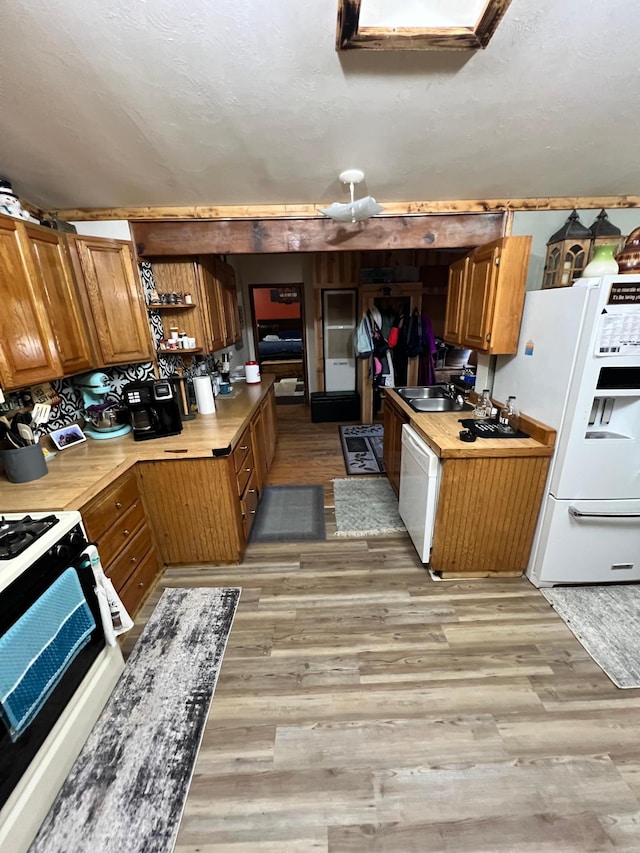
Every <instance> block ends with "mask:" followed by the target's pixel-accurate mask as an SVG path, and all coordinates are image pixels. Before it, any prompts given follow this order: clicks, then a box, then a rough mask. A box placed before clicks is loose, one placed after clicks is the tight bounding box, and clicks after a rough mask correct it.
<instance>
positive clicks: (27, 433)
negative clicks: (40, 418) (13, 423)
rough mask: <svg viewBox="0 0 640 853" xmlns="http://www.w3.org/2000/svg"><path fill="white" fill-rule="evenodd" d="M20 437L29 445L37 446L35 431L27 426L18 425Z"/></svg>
mask: <svg viewBox="0 0 640 853" xmlns="http://www.w3.org/2000/svg"><path fill="white" fill-rule="evenodd" d="M18 435H19V436H21V437H22V438H23V439H24V440H25V441H26V442H27V444H35V441H34V439H33V430H32V429H31V427H30V426H27V425H26V424H18Z"/></svg>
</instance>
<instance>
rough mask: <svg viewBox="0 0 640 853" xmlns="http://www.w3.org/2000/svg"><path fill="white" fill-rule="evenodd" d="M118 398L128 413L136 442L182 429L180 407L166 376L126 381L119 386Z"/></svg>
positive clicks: (174, 432) (173, 433) (175, 432)
mask: <svg viewBox="0 0 640 853" xmlns="http://www.w3.org/2000/svg"><path fill="white" fill-rule="evenodd" d="M122 400H123V402H124V404H125V406H126V407H127V410H128V412H129V419H130V423H131V426H132V428H133V437H134V438H135V440H136V441H146V440H147V439H150V438H162V437H164V436H166V435H178V433H181V432H182V418H181V417H180V407H179V405H178V402H177V400H176V396H175V392H174V389H173V386H172V384H171V382H169V381H168V380H167V379H150V380H147V381H146V382H129V383H128V384H127V385H125V386H124V387H123V389H122Z"/></svg>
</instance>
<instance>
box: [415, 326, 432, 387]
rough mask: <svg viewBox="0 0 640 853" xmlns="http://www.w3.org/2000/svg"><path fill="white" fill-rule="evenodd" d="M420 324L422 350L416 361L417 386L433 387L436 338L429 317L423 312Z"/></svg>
mask: <svg viewBox="0 0 640 853" xmlns="http://www.w3.org/2000/svg"><path fill="white" fill-rule="evenodd" d="M421 322H422V343H423V350H422V353H421V354H420V360H419V361H418V384H419V385H435V383H436V370H435V361H434V359H435V354H436V351H437V347H436V338H435V335H434V334H433V327H432V325H431V320H430V319H429V315H428V314H427V313H426V312H425V311H423V312H422V317H421Z"/></svg>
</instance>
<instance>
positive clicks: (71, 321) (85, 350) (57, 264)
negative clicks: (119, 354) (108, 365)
mask: <svg viewBox="0 0 640 853" xmlns="http://www.w3.org/2000/svg"><path fill="white" fill-rule="evenodd" d="M22 239H23V240H24V244H25V251H26V252H28V253H29V254H30V257H31V261H32V263H33V265H34V267H35V269H36V271H37V274H38V278H39V280H40V282H41V284H42V288H43V293H44V297H45V301H46V306H47V313H48V315H49V319H50V321H51V328H52V330H53V334H54V337H55V341H56V348H57V351H58V355H59V357H60V361H61V362H62V369H63V370H64V372H65V374H69V375H70V374H72V373H81V372H82V371H83V370H89V369H90V368H91V367H92V366H93V355H92V351H91V346H90V343H89V333H88V331H87V325H86V321H85V318H84V313H83V311H82V307H81V303H80V297H79V294H78V289H77V285H76V281H75V278H74V275H73V270H72V268H71V263H70V261H69V258H68V256H67V252H66V248H65V246H64V243H63V240H62V237H61V236H60V234H58V233H56V232H55V231H51V230H50V229H46V228H38V227H37V226H33V225H29V224H27V225H25V226H24V230H23V231H22Z"/></svg>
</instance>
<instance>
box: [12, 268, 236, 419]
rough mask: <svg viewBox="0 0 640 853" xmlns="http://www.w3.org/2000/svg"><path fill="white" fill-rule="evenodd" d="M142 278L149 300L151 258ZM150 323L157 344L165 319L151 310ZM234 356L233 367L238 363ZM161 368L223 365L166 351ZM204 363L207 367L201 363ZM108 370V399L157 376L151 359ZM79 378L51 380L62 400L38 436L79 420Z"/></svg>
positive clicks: (16, 396) (192, 372) (15, 396)
mask: <svg viewBox="0 0 640 853" xmlns="http://www.w3.org/2000/svg"><path fill="white" fill-rule="evenodd" d="M140 277H141V279H142V284H143V287H144V292H145V297H146V299H147V302H148V301H149V295H150V291H151V290H152V289H155V282H154V280H153V269H152V267H151V264H150V263H149V262H148V261H143V262H142V263H141V264H140ZM149 322H150V325H151V334H152V337H153V340H154V343H155V344H156V345H157V344H158V342H159V341H160V339H161V338H163V337H164V333H163V328H162V319H161V317H160V314H159V312H157V311H153V310H151V311H150V312H149ZM234 361H236V359H234V358H233V357H232V361H231V364H232V368H233V366H234ZM158 362H159V365H158V366H159V371H160V376H161V377H162V378H168V377H169V376H172V375H174V374H175V373H176V369H177V368H180V367H184V376H186V377H187V378H192V377H193V376H196V375H197V374H198V373H201V372H203V371H204V372H207V373H209V372H213V371H214V370H216V369H218V368H219V361H218V354H217V353H216V354H214V355H199V356H197V358H194V359H193V360H192V363H191V366H190V367H185V366H184V361H183V359H182V358H181V357H180V356H179V355H168V354H166V355H165V354H163V355H162V356H161V357H160V358H159V359H158ZM239 363H240V364H243V363H244V359H243V358H241V359H240V362H239ZM203 364H204V368H202V367H201V365H203ZM90 372H92V373H93V372H99V373H104V374H106V376H108V377H109V382H110V384H111V393H110V394H109V395H108V396H107V398H106V400H107V401H108V400H113V401H114V402H120V400H121V394H122V388H123V386H124V385H126V384H127V382H134V381H144V380H147V379H154V378H155V374H154V372H153V364H152V363H151V362H142V363H139V364H125V365H121V366H119V367H109V368H97V370H96V371H90ZM76 379H77V377H75V376H71V377H69V378H66V379H60V380H56V381H53V382H51V386H52V388H53V391H54V392H55V393H56V394H57V395H58V397H59V400H60V402H59V403H57V404H56V405H54V406H53V407H52V409H51V418H50V420H49V421H48V423H46V424H43V425H42V426H41V427H39V428H37V429H34V432H35V433H36V434H38V435H46V434H47V433H49V432H52V430H55V429H60V428H61V427H64V426H67V425H68V424H70V423H73V422H75V421H79V420H80V419H81V418H82V416H83V411H82V407H83V401H82V394H81V393H80V391H79V389H78V388H77V387H76V385H75V384H74V383H75V380H76ZM6 398H7V399H6V402H5V404H4V405H3V406H2V407H0V408H1V410H2V411H12V410H14V409H18V408H20V407H22V406H23V405H24V402H23V400H24V395H23V394H22V393H21V392H11V393H8V394H7V395H6Z"/></svg>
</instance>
